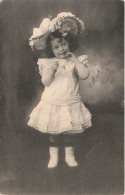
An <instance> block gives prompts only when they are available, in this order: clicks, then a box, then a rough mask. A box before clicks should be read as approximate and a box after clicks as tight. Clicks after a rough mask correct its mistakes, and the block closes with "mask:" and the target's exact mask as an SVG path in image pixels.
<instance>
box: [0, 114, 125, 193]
mask: <svg viewBox="0 0 125 195" xmlns="http://www.w3.org/2000/svg"><path fill="white" fill-rule="evenodd" d="M18 132H20V131H18ZM123 134H124V132H123V115H121V114H113V113H98V114H97V115H96V116H95V118H93V127H91V128H89V129H88V130H86V131H85V132H84V133H83V134H81V135H80V136H79V137H78V142H77V143H75V145H74V147H75V155H76V159H77V161H78V163H79V166H78V167H77V168H70V167H68V166H67V165H66V164H65V162H64V148H63V145H61V146H60V153H59V157H60V161H59V164H58V167H57V168H54V169H51V170H50V169H48V168H47V163H48V160H49V155H48V149H49V143H48V135H43V134H41V133H40V132H38V131H36V130H35V131H34V129H33V128H30V127H27V129H25V131H24V130H22V133H17V134H16V135H15V136H9V137H6V136H5V137H4V136H3V138H2V141H1V146H2V147H1V148H2V150H1V153H2V155H1V156H2V158H1V167H0V172H1V176H0V192H1V194H12V195H13V194H16V195H17V194H20V195H33V194H34V195H37V194H41V195H43V194H46V195H51V194H54V195H88V194H107V195H110V194H111V195H113V194H117V195H119V194H123V187H124V186H123V183H124V178H123V177H124V175H123V174H124V167H123V166H124V164H123V152H124V151H123V137H124V136H123Z"/></svg>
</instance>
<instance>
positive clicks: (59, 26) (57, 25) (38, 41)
mask: <svg viewBox="0 0 125 195" xmlns="http://www.w3.org/2000/svg"><path fill="white" fill-rule="evenodd" d="M84 28H85V26H84V22H83V21H82V20H80V19H79V18H76V17H75V15H73V14H72V13H71V12H61V13H59V14H58V15H57V17H55V18H54V19H53V20H50V18H45V19H43V21H42V23H41V24H40V26H39V28H34V29H33V35H32V36H31V37H30V39H29V44H30V46H31V47H32V49H33V47H35V48H36V49H38V50H45V49H46V40H47V38H48V36H49V35H50V34H51V33H52V32H54V31H56V30H58V31H59V32H61V33H62V35H63V36H66V35H67V34H70V35H72V36H74V37H76V36H78V35H79V34H81V33H82V32H83V30H84Z"/></svg>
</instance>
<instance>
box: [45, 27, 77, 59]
mask: <svg viewBox="0 0 125 195" xmlns="http://www.w3.org/2000/svg"><path fill="white" fill-rule="evenodd" d="M55 38H59V39H60V41H62V39H63V38H64V39H65V40H66V41H67V42H68V43H69V48H70V51H71V52H73V51H75V50H76V49H77V48H78V38H77V37H74V36H72V35H69V34H67V35H66V36H62V33H61V32H59V31H58V30H56V31H54V32H52V33H51V34H50V35H49V36H48V38H47V47H46V54H47V55H48V57H50V58H51V57H54V54H53V51H52V48H51V44H50V42H51V40H53V39H55Z"/></svg>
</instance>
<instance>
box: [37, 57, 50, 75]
mask: <svg viewBox="0 0 125 195" xmlns="http://www.w3.org/2000/svg"><path fill="white" fill-rule="evenodd" d="M37 64H38V69H39V74H40V75H41V76H42V75H43V74H44V73H45V74H46V73H48V74H49V73H50V74H51V73H52V72H53V68H52V65H51V63H50V59H46V58H39V59H38V61H37Z"/></svg>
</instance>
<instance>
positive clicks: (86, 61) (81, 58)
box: [75, 55, 88, 76]
mask: <svg viewBox="0 0 125 195" xmlns="http://www.w3.org/2000/svg"><path fill="white" fill-rule="evenodd" d="M77 58H78V60H79V61H80V62H81V63H82V64H83V65H84V66H85V67H86V68H87V67H88V66H87V63H88V56H87V55H81V56H78V57H77ZM75 72H76V75H77V76H79V74H78V71H77V68H76V66H75Z"/></svg>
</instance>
